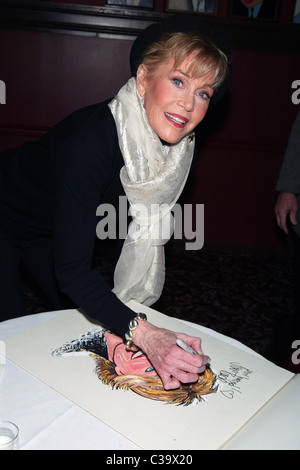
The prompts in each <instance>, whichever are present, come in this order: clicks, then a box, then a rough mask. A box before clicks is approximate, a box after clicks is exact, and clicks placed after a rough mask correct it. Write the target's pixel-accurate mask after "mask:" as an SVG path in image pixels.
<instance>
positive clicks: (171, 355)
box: [132, 320, 210, 390]
mask: <svg viewBox="0 0 300 470" xmlns="http://www.w3.org/2000/svg"><path fill="white" fill-rule="evenodd" d="M132 333H133V341H134V343H135V344H136V345H137V346H138V347H139V348H140V349H141V350H142V351H143V352H144V353H145V354H147V357H148V359H149V361H150V362H151V364H152V365H153V367H154V369H155V370H156V372H157V374H158V375H159V376H160V378H161V380H162V382H163V385H164V388H165V390H172V389H175V388H178V387H180V383H193V382H196V381H197V380H198V374H200V373H202V372H204V370H205V367H206V364H207V363H209V361H210V359H209V357H208V356H206V355H204V354H203V352H202V349H201V339H200V338H196V337H192V336H188V335H185V334H184V333H175V332H173V331H170V330H166V329H164V328H157V327H156V326H154V325H152V324H151V323H149V322H145V321H143V320H141V321H139V326H138V328H136V329H135V330H133V332H132ZM178 338H179V339H181V340H183V341H184V342H185V343H186V344H187V345H188V346H191V347H192V348H193V349H194V350H195V351H196V352H197V353H198V354H191V353H189V352H186V351H184V350H183V349H181V348H180V347H179V346H178V345H177V344H176V340H177V339H178Z"/></svg>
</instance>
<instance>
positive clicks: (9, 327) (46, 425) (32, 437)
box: [0, 312, 300, 451]
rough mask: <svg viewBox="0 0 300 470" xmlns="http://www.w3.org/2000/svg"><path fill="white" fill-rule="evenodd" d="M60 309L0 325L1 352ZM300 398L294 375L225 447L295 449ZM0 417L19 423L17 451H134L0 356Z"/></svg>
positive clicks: (299, 425) (299, 384)
mask: <svg viewBox="0 0 300 470" xmlns="http://www.w3.org/2000/svg"><path fill="white" fill-rule="evenodd" d="M63 313H65V312H48V313H42V314H38V315H31V316H27V317H22V318H17V319H14V320H9V321H6V322H2V323H0V353H1V346H2V353H3V352H4V348H5V341H4V340H5V339H7V338H9V337H11V336H14V335H16V334H18V333H21V332H22V331H24V330H26V329H28V328H32V327H34V326H37V325H39V324H41V323H43V322H46V321H49V320H51V319H53V318H55V317H56V316H59V315H61V314H63ZM192 325H193V327H194V328H197V329H199V331H200V333H201V331H203V332H205V333H208V334H210V335H212V336H215V337H218V338H221V339H222V340H223V341H227V342H228V343H230V344H232V345H234V346H236V347H238V348H240V349H244V350H246V351H247V350H248V351H249V348H247V347H246V346H244V345H242V344H241V343H239V342H238V341H235V340H233V339H231V338H229V337H225V336H224V335H220V334H219V333H216V332H214V331H212V330H209V329H207V328H204V327H201V326H199V325H195V324H192ZM200 336H201V334H200ZM1 342H2V343H1ZM252 353H253V351H252ZM254 354H255V353H254ZM299 396H300V376H296V377H295V378H294V379H293V380H292V381H291V382H290V383H289V384H288V385H287V386H286V387H285V388H284V390H283V391H282V392H280V393H279V395H277V396H276V397H275V398H274V399H273V400H272V401H271V402H270V403H269V404H267V405H266V406H265V408H264V409H263V410H262V411H261V412H260V413H258V414H257V415H256V416H255V417H254V418H253V419H252V420H251V421H250V423H248V424H247V425H246V426H245V428H244V429H243V430H242V431H240V432H239V433H238V435H237V436H236V437H235V438H234V439H233V440H232V441H231V442H230V444H228V446H227V447H226V448H228V449H300V433H299V429H300V401H299ZM3 420H8V421H13V422H14V423H15V424H17V426H18V427H19V429H20V449H21V450H41V449H44V450H48V449H49V450H54V449H55V450H56V449H57V450H59V449H69V450H77V449H78V450H79V449H82V450H84V449H85V450H89V449H90V450H100V449H105V450H108V451H109V450H119V451H122V450H139V447H138V446H137V445H136V444H134V443H133V442H131V441H129V440H128V439H126V438H125V437H124V436H122V435H120V434H119V433H117V432H116V431H114V430H113V429H111V428H110V427H108V426H107V425H105V424H103V423H102V422H101V421H100V420H98V419H96V418H94V417H93V416H91V415H90V414H89V413H87V412H85V411H84V410H82V409H81V408H79V407H78V406H76V405H75V404H74V403H72V402H71V401H69V400H67V399H66V398H64V397H63V396H61V395H60V394H58V393H57V392H56V391H54V390H53V389H51V388H50V387H49V386H47V385H45V384H44V383H42V382H41V381H39V380H37V379H35V378H34V377H32V376H31V375H30V374H28V373H27V372H26V371H24V370H23V369H22V368H20V367H18V366H17V365H15V364H14V363H12V362H11V361H9V360H7V359H6V358H5V357H4V356H3V355H1V354H0V421H3Z"/></svg>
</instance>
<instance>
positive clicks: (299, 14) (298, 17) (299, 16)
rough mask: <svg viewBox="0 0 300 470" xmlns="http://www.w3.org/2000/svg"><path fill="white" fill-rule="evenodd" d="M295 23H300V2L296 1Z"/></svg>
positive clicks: (299, 0)
mask: <svg viewBox="0 0 300 470" xmlns="http://www.w3.org/2000/svg"><path fill="white" fill-rule="evenodd" d="M293 23H300V0H296V4H295V11H294V17H293Z"/></svg>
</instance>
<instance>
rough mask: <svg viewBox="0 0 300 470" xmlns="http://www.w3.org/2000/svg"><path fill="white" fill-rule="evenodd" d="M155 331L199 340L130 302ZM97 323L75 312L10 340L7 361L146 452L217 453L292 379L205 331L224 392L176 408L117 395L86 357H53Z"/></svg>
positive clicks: (128, 393) (180, 325) (206, 344)
mask: <svg viewBox="0 0 300 470" xmlns="http://www.w3.org/2000/svg"><path fill="white" fill-rule="evenodd" d="M130 306H131V307H132V308H134V309H135V310H136V311H143V312H145V313H147V315H148V320H149V321H150V322H152V323H153V324H155V325H157V326H161V327H164V328H168V329H171V330H174V331H181V332H184V333H187V334H189V335H192V336H199V331H198V330H197V329H195V328H193V327H191V326H189V325H186V324H183V323H182V322H180V321H178V320H176V319H174V318H170V317H167V316H165V315H162V314H160V313H159V312H155V311H154V310H152V309H149V308H147V307H142V306H140V305H138V304H135V303H131V305H130ZM93 327H97V325H93V324H91V323H90V322H89V321H88V320H87V319H86V318H85V317H84V316H83V315H82V314H81V313H80V312H78V311H77V310H73V311H68V312H67V313H66V314H65V315H62V316H60V317H59V318H56V319H54V320H51V321H49V322H47V323H44V324H42V325H40V326H37V327H34V328H32V329H30V330H27V331H25V332H23V333H21V334H19V335H17V336H14V337H12V338H9V339H8V340H7V341H6V355H7V357H8V358H9V359H11V360H12V361H14V362H15V363H16V364H18V365H19V366H21V367H22V368H24V369H25V370H26V371H27V372H29V373H30V374H32V375H33V376H34V377H37V378H38V379H40V380H41V381H42V382H44V383H46V384H47V385H49V386H50V387H51V388H53V389H55V390H56V391H57V392H59V393H60V394H61V395H63V396H65V397H67V398H68V399H69V400H71V401H73V402H74V403H76V404H77V405H78V406H80V407H81V408H83V409H84V410H86V411H88V412H89V413H90V414H92V415H93V416H95V417H97V418H98V419H100V420H101V421H102V422H104V423H106V424H107V425H109V426H110V427H112V428H113V429H115V430H116V431H118V432H119V433H121V434H122V435H124V436H125V437H126V438H127V439H130V440H131V441H133V442H134V443H135V444H137V445H138V446H140V447H141V448H143V449H152V450H153V449H168V450H172V449H218V448H221V447H222V446H224V445H225V443H226V442H227V441H229V439H231V437H232V436H233V435H234V434H235V433H237V432H238V431H239V429H240V428H242V426H243V425H244V424H245V423H246V422H247V421H248V420H249V419H250V418H251V417H252V416H254V415H255V414H256V413H257V412H258V410H259V409H261V408H262V407H263V406H264V405H265V404H266V403H267V402H268V401H269V400H270V399H271V398H272V397H273V396H274V395H275V394H276V393H277V392H278V391H279V390H280V389H281V388H282V387H284V386H285V384H286V383H287V382H288V381H289V380H291V379H292V377H293V374H292V373H290V372H288V371H286V370H284V369H280V368H279V367H277V366H275V365H274V364H272V363H270V362H268V361H266V360H265V359H263V358H260V357H257V356H256V355H253V354H250V353H248V352H245V351H242V350H240V349H238V348H235V347H233V346H231V345H229V344H228V343H226V342H223V341H220V340H219V339H216V338H215V337H213V336H210V335H208V334H204V333H201V335H200V336H201V338H202V347H203V351H204V353H205V354H207V355H209V356H210V358H211V368H212V370H213V371H214V372H215V373H216V374H217V375H218V378H219V383H220V391H218V392H217V393H216V394H213V395H208V396H206V397H205V398H206V402H200V403H199V404H198V405H196V406H192V405H190V406H187V407H183V406H175V405H170V404H165V403H162V402H157V401H154V400H149V399H146V398H143V397H141V396H139V395H137V394H135V393H133V392H132V391H125V390H112V389H111V388H110V387H109V386H108V385H104V384H102V382H100V381H99V380H98V378H97V376H96V374H95V372H94V369H95V361H94V359H93V358H92V357H90V356H88V357H85V356H78V357H76V356H71V357H57V356H52V355H51V352H52V351H53V350H54V349H56V348H58V347H60V346H62V345H63V344H65V343H66V342H68V341H70V340H72V339H75V338H77V337H78V336H79V335H81V334H83V333H85V332H87V331H88V330H90V329H91V328H93Z"/></svg>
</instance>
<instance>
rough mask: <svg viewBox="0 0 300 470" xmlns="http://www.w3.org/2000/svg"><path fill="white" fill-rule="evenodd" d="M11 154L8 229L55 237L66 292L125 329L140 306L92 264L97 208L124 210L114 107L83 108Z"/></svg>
mask: <svg viewBox="0 0 300 470" xmlns="http://www.w3.org/2000/svg"><path fill="white" fill-rule="evenodd" d="M9 157H10V159H9V158H7V159H6V163H5V164H4V167H5V168H4V169H3V171H2V174H3V175H4V174H5V175H6V182H7V184H6V187H5V188H4V189H3V190H2V194H1V208H2V210H1V212H2V214H3V215H4V218H5V220H6V221H8V222H7V225H8V227H9V230H10V231H11V233H14V236H17V237H18V238H19V239H22V238H28V237H38V236H50V237H52V238H53V261H54V267H55V274H56V277H57V280H58V282H59V286H60V289H61V291H62V292H64V293H66V294H67V295H68V296H69V297H70V298H71V299H72V300H73V302H74V303H75V304H76V305H77V307H78V308H80V309H82V310H83V311H84V312H85V313H86V314H87V315H89V316H90V317H92V318H94V319H97V320H98V321H100V322H101V323H103V324H104V325H106V326H108V327H110V328H112V329H113V330H114V331H116V332H117V333H118V334H120V335H122V336H124V333H125V332H126V331H127V329H128V322H129V321H130V319H132V318H133V317H134V312H133V311H132V310H130V309H129V308H128V307H126V306H125V305H124V304H123V303H122V302H121V301H120V300H118V298H117V297H116V296H115V294H113V293H112V292H111V289H110V287H109V285H108V284H107V282H106V281H105V279H104V278H103V277H102V275H101V273H100V272H99V271H97V270H93V269H92V256H93V252H94V247H95V239H96V226H97V223H98V222H99V218H97V216H96V210H97V207H98V206H99V205H100V204H104V203H105V204H111V205H112V206H114V207H115V208H116V213H117V214H118V206H119V196H124V192H123V188H122V186H121V182H120V178H119V172H120V168H121V167H122V166H123V164H124V163H123V158H122V155H121V152H120V149H119V145H118V139H117V132H116V128H115V123H114V120H113V117H112V115H111V113H110V110H109V108H108V107H107V105H106V104H102V105H101V104H100V105H94V106H90V107H87V108H84V109H82V110H79V111H77V112H75V113H73V114H72V115H71V116H69V117H68V118H66V119H65V120H64V121H62V122H61V123H60V124H58V125H57V126H55V127H54V128H53V129H51V130H50V132H49V133H48V134H47V135H46V136H45V137H43V138H41V139H40V140H39V141H38V142H36V143H34V144H32V145H28V146H25V147H24V149H23V151H20V149H18V150H17V151H16V152H15V153H14V154H13V155H12V154H10V155H9ZM3 161H4V160H3ZM2 166H3V165H2ZM12 166H13V168H12ZM12 180H13V181H12ZM13 187H14V191H13ZM16 234H17V235H16ZM103 243H105V241H103Z"/></svg>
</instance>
